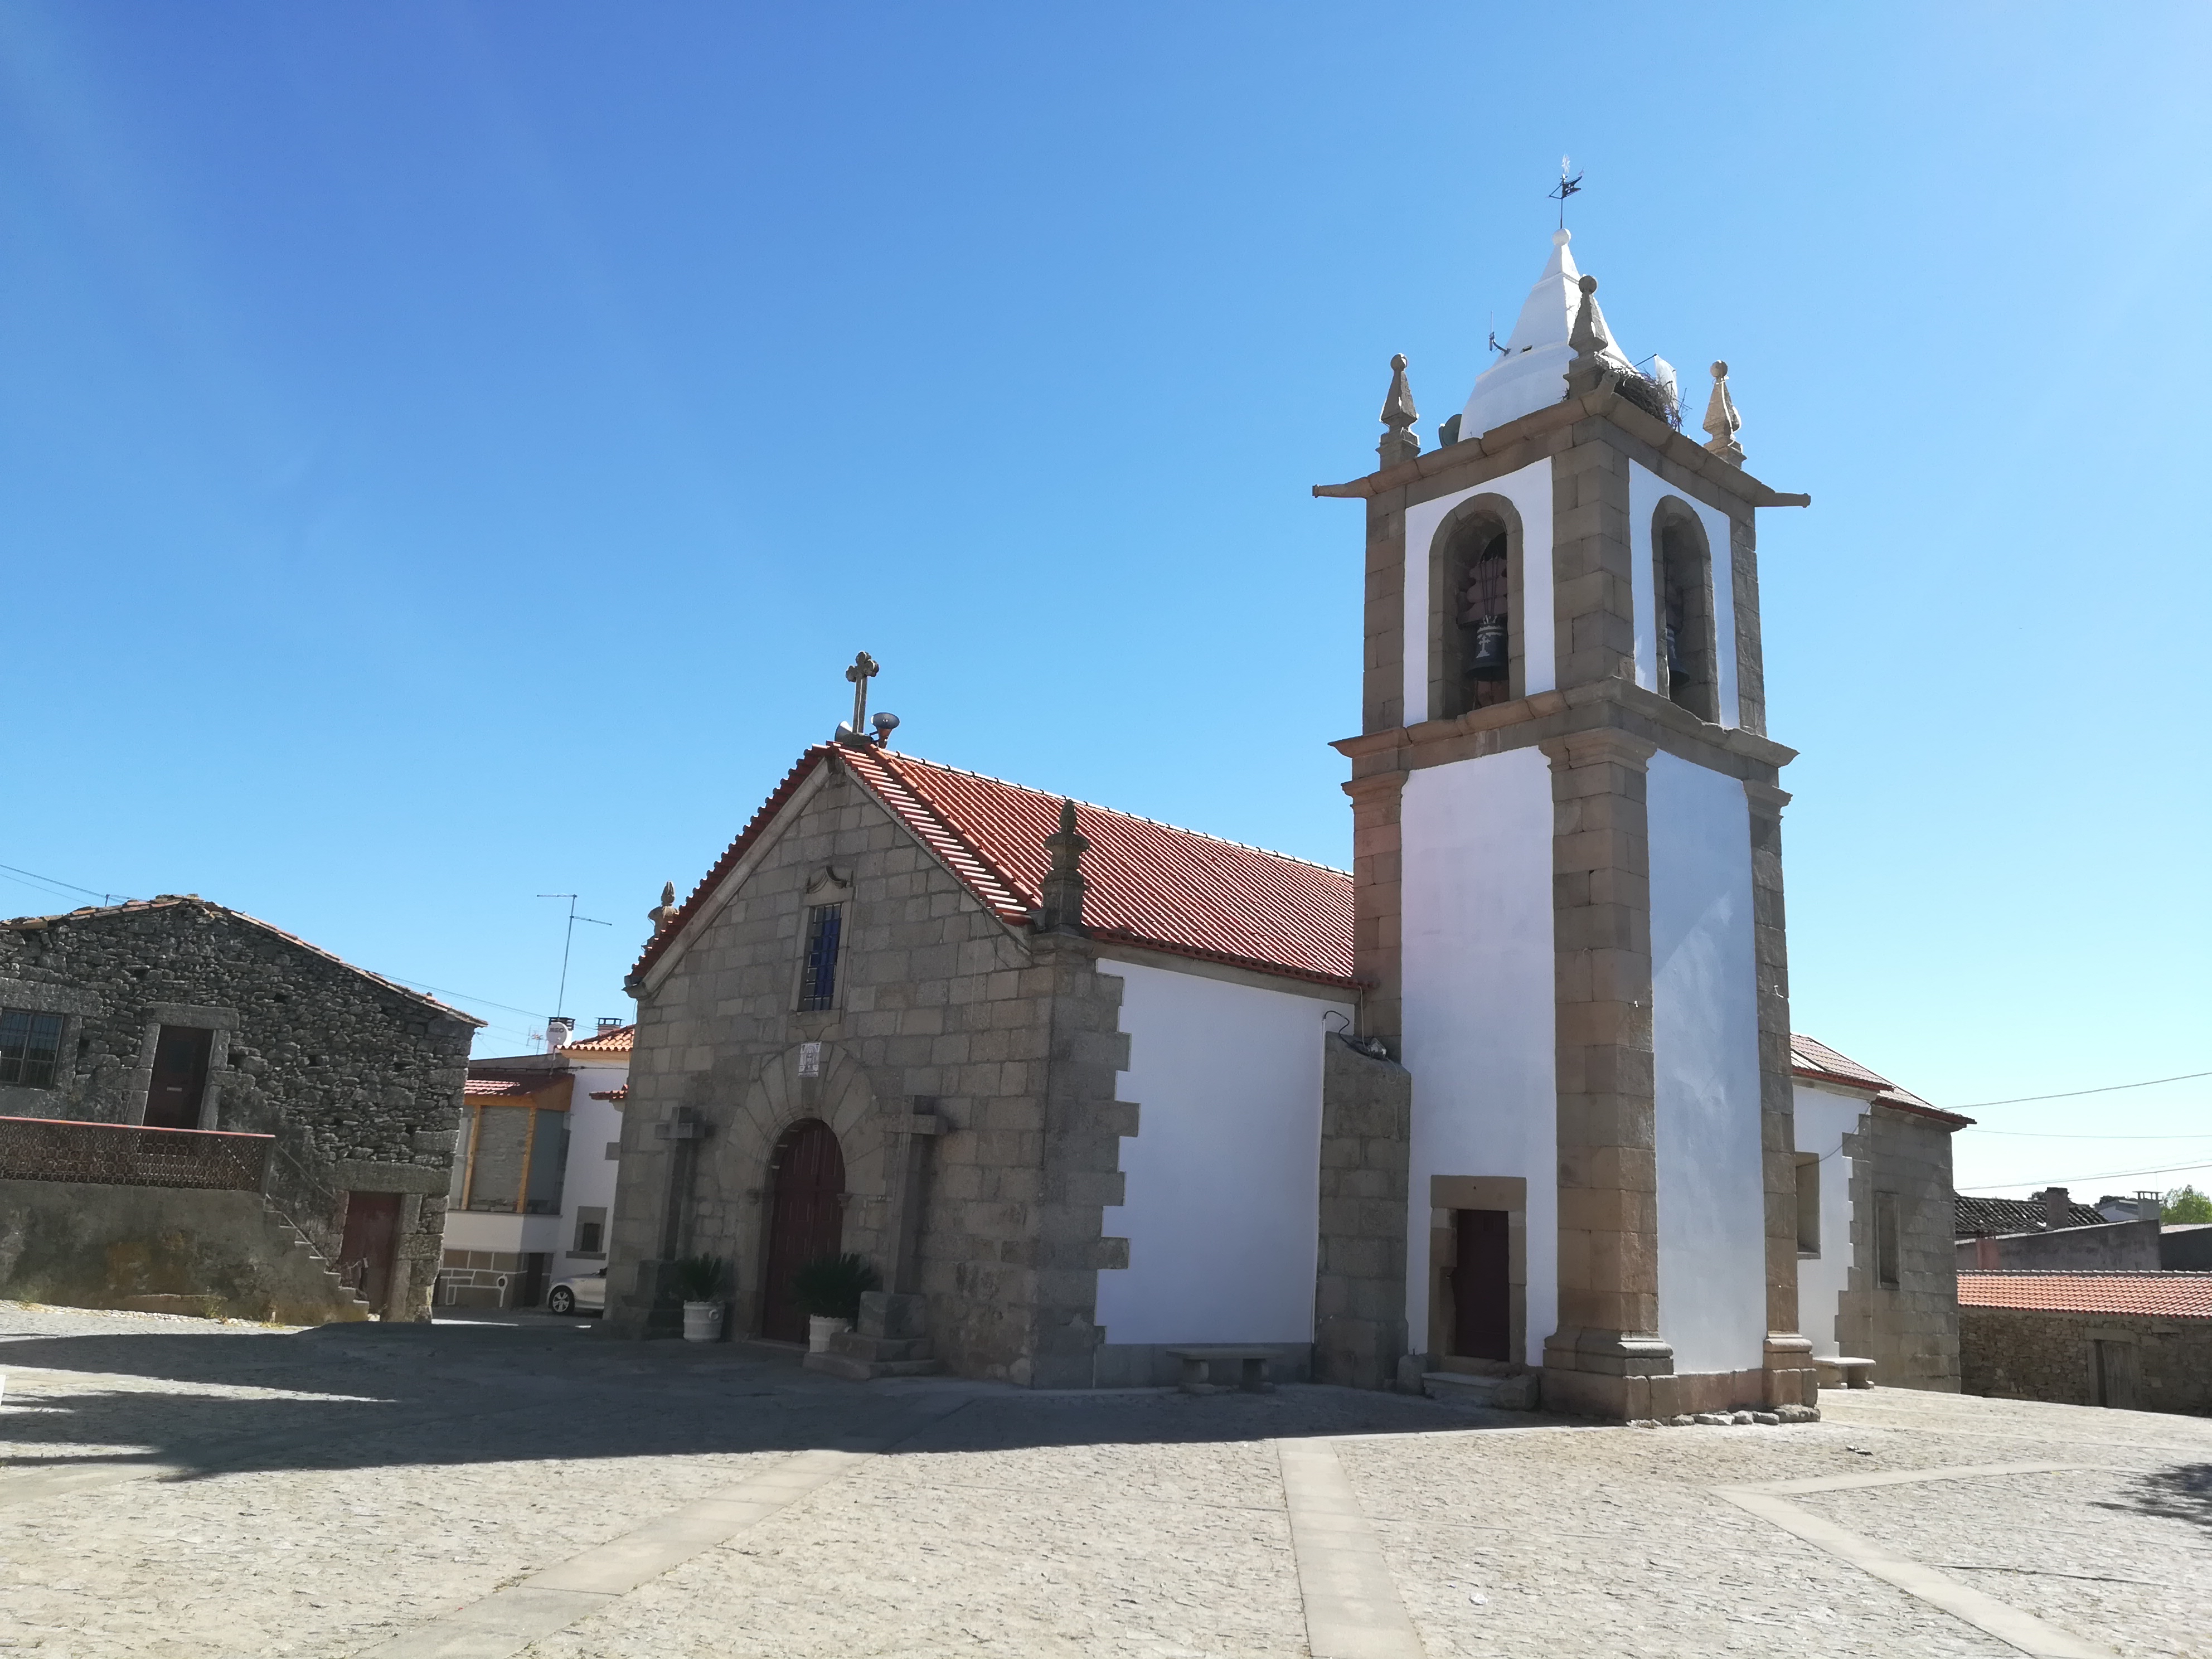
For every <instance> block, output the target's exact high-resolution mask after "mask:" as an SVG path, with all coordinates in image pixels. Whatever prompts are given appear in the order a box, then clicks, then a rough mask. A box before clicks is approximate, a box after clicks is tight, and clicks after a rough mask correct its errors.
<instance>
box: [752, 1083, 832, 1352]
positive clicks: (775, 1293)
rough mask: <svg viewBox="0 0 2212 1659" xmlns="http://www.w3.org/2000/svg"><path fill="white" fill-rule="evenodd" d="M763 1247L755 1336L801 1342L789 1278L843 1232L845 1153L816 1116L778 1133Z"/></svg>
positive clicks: (802, 1319) (801, 1315)
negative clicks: (758, 1324)
mask: <svg viewBox="0 0 2212 1659" xmlns="http://www.w3.org/2000/svg"><path fill="white" fill-rule="evenodd" d="M844 1196H845V1154H844V1152H843V1150H842V1148H841V1147H840V1146H838V1145H837V1132H836V1130H834V1129H832V1128H831V1127H829V1125H828V1124H826V1123H824V1122H823V1121H822V1120H821V1119H820V1118H818V1117H809V1118H802V1119H800V1120H799V1121H798V1122H796V1123H794V1124H793V1125H792V1126H791V1127H790V1128H788V1129H787V1130H785V1131H784V1133H783V1136H782V1138H781V1139H779V1140H778V1141H777V1142H776V1144H775V1153H774V1155H773V1156H772V1157H771V1158H769V1218H768V1249H766V1250H765V1251H763V1253H762V1260H763V1267H762V1270H761V1334H762V1335H763V1336H766V1337H772V1338H774V1339H775V1340H778V1341H783V1342H804V1341H805V1340H806V1315H805V1311H804V1310H801V1309H800V1307H799V1302H798V1299H797V1297H794V1296H793V1293H792V1288H791V1279H792V1275H793V1273H797V1272H798V1271H799V1269H800V1268H801V1267H805V1265H806V1264H807V1263H808V1262H810V1261H816V1260H817V1259H818V1258H820V1257H822V1256H825V1255H836V1254H837V1252H838V1250H839V1249H841V1248H842V1244H843V1241H844V1233H845V1206H844Z"/></svg>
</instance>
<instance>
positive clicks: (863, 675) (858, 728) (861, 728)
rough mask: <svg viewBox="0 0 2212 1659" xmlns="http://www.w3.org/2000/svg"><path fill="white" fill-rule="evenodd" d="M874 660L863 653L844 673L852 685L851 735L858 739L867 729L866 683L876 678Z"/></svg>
mask: <svg viewBox="0 0 2212 1659" xmlns="http://www.w3.org/2000/svg"><path fill="white" fill-rule="evenodd" d="M876 673H877V667H876V659H874V658H873V657H872V656H870V655H869V654H868V653H866V652H865V651H863V652H862V653H860V655H859V656H857V657H855V658H854V659H853V665H852V666H851V667H850V668H848V669H847V670H846V671H845V678H847V679H848V680H850V681H852V683H853V735H854V737H859V736H860V734H861V732H865V731H866V729H867V720H868V682H869V681H870V680H872V679H873V678H875V677H876Z"/></svg>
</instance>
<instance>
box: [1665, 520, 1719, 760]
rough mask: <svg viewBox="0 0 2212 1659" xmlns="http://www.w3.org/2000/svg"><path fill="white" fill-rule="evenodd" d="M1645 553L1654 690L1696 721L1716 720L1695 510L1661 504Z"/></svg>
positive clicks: (1709, 588)
mask: <svg viewBox="0 0 2212 1659" xmlns="http://www.w3.org/2000/svg"><path fill="white" fill-rule="evenodd" d="M1651 556H1652V564H1653V566H1654V569H1653V572H1652V577H1653V580H1652V592H1653V595H1654V599H1655V601H1656V605H1657V607H1658V615H1657V617H1656V618H1654V623H1655V629H1654V631H1655V634H1656V645H1657V647H1658V659H1659V660H1658V675H1657V679H1658V689H1659V694H1660V696H1663V697H1665V698H1667V699H1668V701H1669V702H1673V703H1674V704H1675V705H1677V706H1678V707H1680V708H1685V709H1687V710H1688V711H1689V712H1690V713H1691V714H1695V715H1696V716H1697V717H1698V718H1699V720H1707V721H1711V722H1715V723H1717V722H1718V721H1719V720H1720V700H1719V676H1718V674H1717V671H1716V665H1717V641H1716V640H1715V639H1714V636H1713V558H1712V550H1711V547H1709V546H1708V545H1707V544H1706V541H1705V526H1703V525H1701V524H1699V521H1698V518H1697V515H1696V514H1695V513H1691V512H1689V511H1687V510H1686V509H1685V508H1683V507H1680V505H1679V504H1676V503H1673V502H1668V503H1662V505H1661V506H1660V507H1659V509H1658V512H1657V513H1656V515H1655V516H1654V518H1653V520H1652V526H1651Z"/></svg>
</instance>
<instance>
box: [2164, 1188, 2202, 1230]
mask: <svg viewBox="0 0 2212 1659" xmlns="http://www.w3.org/2000/svg"><path fill="white" fill-rule="evenodd" d="M2164 1219H2165V1220H2166V1221H2167V1222H2170V1223H2176V1224H2178V1223H2180V1222H2185V1221H2212V1197H2207V1196H2206V1195H2205V1194H2203V1193H2200V1192H2198V1191H2197V1188H2194V1187H2176V1188H2174V1189H2173V1190H2172V1192H2170V1193H2168V1194H2166V1214H2165V1216H2164Z"/></svg>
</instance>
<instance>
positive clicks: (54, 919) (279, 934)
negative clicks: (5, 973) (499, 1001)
mask: <svg viewBox="0 0 2212 1659" xmlns="http://www.w3.org/2000/svg"><path fill="white" fill-rule="evenodd" d="M179 905H192V906H195V907H197V908H199V909H202V910H206V911H210V912H212V913H213V914H215V915H219V916H228V917H229V918H230V919H231V920H232V921H242V922H244V923H245V924H246V926H247V927H258V928H259V929H260V930H261V931H262V932H263V933H269V934H272V935H273V936H275V937H276V938H277V939H283V941H284V942H285V943H286V944H287V945H297V946H299V948H300V949H301V950H302V951H307V952H309V953H310V954H312V955H314V956H319V957H322V959H323V960H324V961H325V962H332V963H337V965H338V966H339V967H341V968H343V969H345V970H346V971H347V972H348V973H350V974H359V975H361V976H362V978H363V979H367V980H374V981H376V983H377V984H379V985H381V986H382V987H384V988H385V989H386V990H387V991H392V992H396V993H398V994H399V995H401V996H403V997H406V998H408V999H409V1000H411V1001H415V1002H419V1003H422V1004H424V1005H425V1006H428V1007H432V1008H435V1009H436V1010H437V1011H438V1012H440V1013H441V1014H451V1015H452V1016H453V1018H455V1019H465V1020H466V1021H467V1022H468V1023H469V1024H471V1025H482V1024H485V1023H486V1022H484V1021H483V1020H481V1019H478V1018H477V1017H476V1016H475V1015H474V1014H465V1013H463V1012H461V1011H460V1010H459V1008H456V1007H454V1006H452V1005H451V1004H449V1003H444V1002H441V1001H439V1000H438V999H437V998H435V997H434V996H427V995H425V994H423V993H422V992H421V991H413V990H410V989H409V988H408V987H406V986H404V985H402V984H400V983H399V982H398V981H396V980H389V979H386V978H385V976H384V975H381V974H375V973H371V972H370V971H369V970H368V969H366V968H363V967H361V966H359V965H358V964H357V963H350V962H348V961H347V960H346V959H345V958H344V957H341V956H337V955H334V954H332V953H331V951H325V949H323V947H322V946H321V945H310V944H308V943H307V940H305V939H301V937H300V936H299V935H298V934H297V933H286V932H285V931H284V930H283V928H282V927H276V926H274V925H272V924H270V923H269V922H265V921H262V920H261V919H260V917H258V916H249V915H246V912H245V911H243V910H234V909H232V908H230V907H229V906H228V905H227V904H217V903H216V902H214V901H213V900H211V899H204V898H202V897H201V896H199V895H198V894H197V893H162V894H159V895H157V896H155V897H153V898H149V899H125V901H124V902H122V903H120V904H86V905H80V906H79V907H78V908H76V909H74V910H68V911H64V912H63V913H62V914H61V915H52V916H15V917H11V918H9V920H7V921H0V927H13V928H15V929H17V930H18V931H20V932H24V933H30V932H33V931H36V930H37V929H40V928H44V927H63V926H67V925H69V924H70V923H73V922H82V921H106V920H107V919H108V918H109V917H111V916H127V915H137V914H138V913H139V912H141V911H145V910H173V909H175V908H178V907H179Z"/></svg>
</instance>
